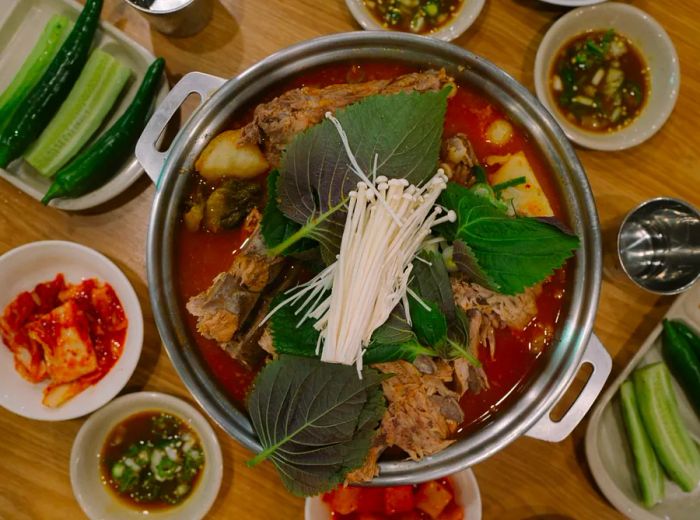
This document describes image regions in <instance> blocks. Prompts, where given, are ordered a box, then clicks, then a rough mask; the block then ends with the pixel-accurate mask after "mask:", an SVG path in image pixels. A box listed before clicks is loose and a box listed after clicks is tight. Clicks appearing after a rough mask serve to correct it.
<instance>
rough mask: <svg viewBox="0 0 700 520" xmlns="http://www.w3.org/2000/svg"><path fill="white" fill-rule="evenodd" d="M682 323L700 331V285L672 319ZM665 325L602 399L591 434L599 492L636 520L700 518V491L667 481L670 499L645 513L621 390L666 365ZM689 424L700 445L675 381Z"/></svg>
mask: <svg viewBox="0 0 700 520" xmlns="http://www.w3.org/2000/svg"><path fill="white" fill-rule="evenodd" d="M666 317H667V318H679V319H682V320H684V321H685V322H686V323H688V324H689V325H690V326H691V327H693V328H695V329H696V330H700V284H695V285H694V286H693V287H691V288H690V289H689V290H688V291H687V292H686V293H685V294H683V295H682V296H679V297H678V298H677V299H676V301H675V302H674V304H673V305H672V306H671V308H670V309H669V311H668V313H667V314H666ZM661 359H662V356H661V324H659V325H658V326H657V327H656V328H655V329H654V331H653V332H652V333H651V334H650V335H649V337H648V338H647V339H646V341H645V342H644V343H643V344H642V346H641V347H640V349H639V351H638V352H637V354H636V355H635V356H634V358H633V359H632V361H630V362H629V364H628V365H627V366H626V367H625V369H624V370H623V371H622V373H621V374H620V375H619V376H618V378H617V379H616V380H615V381H614V382H613V383H612V384H611V385H610V387H609V388H608V390H607V391H606V392H605V393H604V394H603V395H602V396H601V397H600V399H599V400H598V404H596V407H595V409H594V410H593V413H592V414H591V418H590V421H589V423H588V429H587V430H586V456H587V457H588V465H589V466H590V468H591V472H592V473H593V478H595V480H596V482H597V484H598V487H599V488H600V490H601V491H602V492H603V494H604V495H605V496H606V497H607V498H608V500H609V501H610V502H611V503H612V505H614V506H615V507H616V508H617V509H618V510H619V511H620V512H621V513H623V514H624V515H626V516H627V517H628V518H632V519H634V520H657V519H663V520H666V519H669V518H673V519H674V520H691V519H697V518H698V510H700V486H698V487H697V488H696V489H695V491H693V492H692V493H684V492H683V491H681V489H680V488H679V487H678V486H676V485H675V484H674V483H672V482H670V481H668V480H667V481H666V498H665V500H664V501H663V502H662V503H660V504H658V505H656V506H655V507H654V508H652V509H649V510H647V509H644V508H643V507H642V506H641V503H640V500H639V498H638V491H637V480H636V476H635V471H634V463H633V459H632V452H631V450H630V448H629V442H628V440H627V434H626V432H625V428H624V424H623V423H622V411H621V409H620V401H619V397H618V390H619V389H620V385H622V383H623V382H624V381H625V380H626V379H627V378H628V377H629V376H630V374H631V373H632V371H633V370H635V369H636V368H638V367H642V366H644V365H648V364H650V363H655V362H657V361H661ZM673 387H674V390H675V391H676V396H677V397H678V406H679V409H680V413H681V418H682V419H683V422H684V423H685V425H686V426H687V427H688V429H689V431H690V434H691V435H692V436H693V438H694V439H695V441H696V442H700V418H698V416H697V415H696V414H695V412H694V411H693V408H692V406H691V404H690V402H689V401H688V399H687V397H686V395H685V393H684V392H683V390H682V389H681V387H680V386H679V385H678V383H677V382H676V381H675V379H674V380H673Z"/></svg>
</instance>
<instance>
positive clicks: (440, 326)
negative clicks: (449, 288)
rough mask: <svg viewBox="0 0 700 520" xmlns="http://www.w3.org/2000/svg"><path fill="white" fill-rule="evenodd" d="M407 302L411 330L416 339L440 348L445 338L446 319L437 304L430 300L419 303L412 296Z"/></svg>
mask: <svg viewBox="0 0 700 520" xmlns="http://www.w3.org/2000/svg"><path fill="white" fill-rule="evenodd" d="M408 301H409V304H410V308H411V322H412V323H413V330H414V331H415V332H416V336H418V339H419V340H420V341H421V343H424V344H426V345H430V346H432V347H439V346H441V345H442V343H443V342H444V341H445V338H446V337H447V318H446V317H445V314H444V313H443V312H442V310H441V309H440V307H439V306H438V304H437V303H435V302H432V301H430V300H421V301H420V302H419V301H418V300H416V299H415V298H414V297H413V296H409V297H408ZM426 306H427V308H426Z"/></svg>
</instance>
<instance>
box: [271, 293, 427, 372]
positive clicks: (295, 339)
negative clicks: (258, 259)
mask: <svg viewBox="0 0 700 520" xmlns="http://www.w3.org/2000/svg"><path fill="white" fill-rule="evenodd" d="M284 299H285V295H284V294H279V295H277V296H275V298H273V300H272V303H271V304H270V308H273V309H274V308H275V307H276V306H277V305H278V304H279V303H281V302H282V301H283V300H284ZM300 306H301V303H300V302H296V303H290V304H288V305H285V306H283V307H281V308H280V309H279V310H278V311H277V312H276V313H275V314H273V315H272V317H271V318H270V332H271V334H272V344H273V345H274V347H275V350H276V351H277V353H278V354H290V355H294V356H303V357H309V358H319V357H320V355H319V354H317V353H316V345H317V344H318V343H317V342H318V336H319V334H318V331H317V330H316V329H314V327H313V321H312V320H310V319H309V320H305V321H303V322H301V323H300V320H301V318H302V316H303V312H298V311H300ZM420 354H424V355H426V356H435V355H437V354H436V352H435V351H434V350H433V349H430V348H427V347H424V346H423V345H421V344H420V343H419V342H418V338H417V337H416V334H415V332H413V329H411V326H410V325H409V324H408V322H407V321H406V318H405V315H404V310H403V307H402V306H401V305H398V306H397V307H396V308H395V309H394V311H393V312H392V313H391V314H390V315H389V319H388V320H387V321H386V322H385V323H384V324H383V325H382V326H381V327H379V328H378V329H377V330H375V331H374V334H373V335H372V340H371V342H370V344H369V345H368V346H367V349H366V350H365V353H364V355H363V361H364V363H365V365H373V364H374V363H387V362H389V361H397V360H399V359H402V360H405V361H409V362H411V363H412V362H413V361H414V360H415V359H416V357H417V356H418V355H420Z"/></svg>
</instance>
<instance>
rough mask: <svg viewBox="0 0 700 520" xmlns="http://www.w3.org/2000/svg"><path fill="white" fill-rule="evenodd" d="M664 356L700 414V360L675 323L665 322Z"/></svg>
mask: <svg viewBox="0 0 700 520" xmlns="http://www.w3.org/2000/svg"><path fill="white" fill-rule="evenodd" d="M663 329H664V332H663V355H664V357H665V359H666V363H667V364H668V366H669V368H670V369H671V372H672V373H673V375H674V376H675V377H676V379H677V380H678V382H679V383H680V384H681V386H682V387H683V390H685V393H686V395H687V396H688V399H689V400H690V402H691V404H692V405H693V406H694V407H695V410H696V411H697V413H698V414H700V360H699V359H698V358H697V356H696V355H695V353H694V352H693V349H692V347H691V346H690V344H689V343H688V342H687V341H686V339H685V336H684V335H683V334H681V333H680V332H679V331H678V328H677V327H676V324H675V323H672V322H670V321H669V320H664V322H663Z"/></svg>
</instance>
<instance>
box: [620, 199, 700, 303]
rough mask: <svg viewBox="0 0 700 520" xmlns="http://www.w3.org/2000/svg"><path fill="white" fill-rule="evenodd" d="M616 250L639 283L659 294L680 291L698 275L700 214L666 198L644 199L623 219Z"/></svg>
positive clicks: (680, 202) (624, 266) (699, 267)
mask: <svg viewBox="0 0 700 520" xmlns="http://www.w3.org/2000/svg"><path fill="white" fill-rule="evenodd" d="M617 251H618V256H619V259H620V264H621V265H622V269H623V270H624V271H625V273H627V275H628V276H629V277H630V279H631V280H632V281H633V282H634V283H635V284H637V285H638V286H640V287H642V288H643V289H646V290H648V291H651V292H655V293H659V294H678V293H680V292H683V291H685V290H686V289H688V288H689V287H690V286H691V285H693V283H694V282H695V281H696V280H697V279H698V278H699V277H700V213H698V210H697V209H695V208H694V207H693V206H691V205H690V204H688V203H686V202H683V201H682V200H677V199H672V198H668V197H659V198H656V199H651V200H648V201H646V202H643V203H642V204H640V205H639V206H637V207H636V208H634V209H633V210H632V211H630V212H629V213H628V214H627V216H626V217H625V219H624V220H623V221H622V225H621V226H620V231H619V233H618V236H617Z"/></svg>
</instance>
